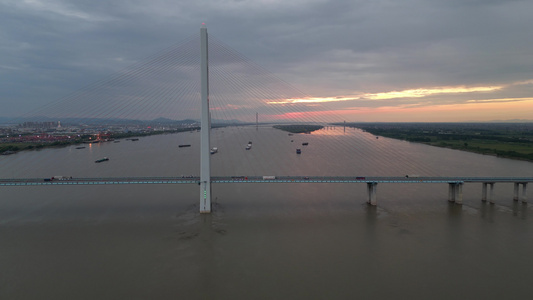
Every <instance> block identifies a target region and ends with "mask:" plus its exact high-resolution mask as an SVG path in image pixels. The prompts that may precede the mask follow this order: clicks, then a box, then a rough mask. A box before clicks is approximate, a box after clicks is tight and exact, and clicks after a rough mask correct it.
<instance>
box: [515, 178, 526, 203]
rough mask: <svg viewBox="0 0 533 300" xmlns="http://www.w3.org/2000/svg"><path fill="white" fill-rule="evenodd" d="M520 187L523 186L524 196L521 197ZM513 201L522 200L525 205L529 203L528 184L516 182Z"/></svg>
mask: <svg viewBox="0 0 533 300" xmlns="http://www.w3.org/2000/svg"><path fill="white" fill-rule="evenodd" d="M520 185H522V196H521V197H520ZM513 200H514V201H518V200H522V202H523V203H527V182H515V183H514V194H513Z"/></svg>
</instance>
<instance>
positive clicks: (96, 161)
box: [94, 157, 109, 163]
mask: <svg viewBox="0 0 533 300" xmlns="http://www.w3.org/2000/svg"><path fill="white" fill-rule="evenodd" d="M108 160H109V158H107V157H104V158H100V159H98V160H95V161H94V162H95V163H101V162H104V161H108Z"/></svg>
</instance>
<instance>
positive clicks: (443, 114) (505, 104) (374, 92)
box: [0, 0, 533, 122]
mask: <svg viewBox="0 0 533 300" xmlns="http://www.w3.org/2000/svg"><path fill="white" fill-rule="evenodd" d="M532 11H533V1H529V0H524V1H514V0H371V1H370V0H365V1H363V0H335V1H331V0H330V1H327V0H291V1H287V0H235V1H232V0H218V1H216V0H179V1H175V0H128V1H125V0H113V1H109V0H68V1H67V0H0V79H1V80H0V105H1V107H2V108H1V110H0V117H10V116H18V115H21V114H24V113H26V112H27V111H28V110H31V109H34V108H35V107H38V106H42V105H46V104H47V103H50V102H53V101H56V100H57V99H60V98H62V97H65V95H68V94H71V93H72V92H73V91H76V90H80V89H82V88H83V87H85V86H87V85H89V84H91V83H93V82H96V81H98V80H101V79H102V78H105V77H107V76H110V74H114V73H116V72H118V71H120V70H123V69H124V68H127V67H128V66H130V65H132V64H135V63H138V62H139V61H140V60H142V59H144V58H146V57H149V56H150V55H152V54H154V53H157V52H158V51H161V50H162V49H165V48H167V47H169V46H171V45H173V44H175V43H179V42H180V41H182V40H184V39H187V38H189V37H190V36H191V35H194V34H197V33H198V32H199V28H200V26H201V24H202V23H203V22H205V23H206V24H207V27H208V30H209V33H210V36H215V37H216V39H217V40H220V41H223V43H224V44H225V45H228V46H230V47H231V48H233V49H235V50H237V51H238V52H240V53H242V54H243V55H245V56H246V57H247V58H249V59H250V60H251V61H253V62H255V63H257V64H258V65H260V66H263V67H264V68H265V69H267V70H269V71H270V72H272V73H273V74H274V75H275V76H277V77H278V78H280V79H283V80H285V81H286V82H289V83H290V84H292V85H293V86H295V87H296V88H297V89H299V90H301V91H304V92H305V94H306V95H307V97H304V98H302V99H286V100H284V101H277V102H286V103H308V104H310V105H311V104H313V103H328V104H331V106H330V107H332V108H333V109H334V110H335V113H336V114H338V115H341V116H342V117H343V118H344V119H345V120H347V121H452V122H453V121H489V120H510V119H529V120H532V119H533V39H532V38H531V36H532V32H533V18H532V17H531V12H532ZM272 105H276V104H274V103H273V104H272ZM277 105H283V103H277Z"/></svg>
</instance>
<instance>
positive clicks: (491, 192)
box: [489, 182, 494, 204]
mask: <svg viewBox="0 0 533 300" xmlns="http://www.w3.org/2000/svg"><path fill="white" fill-rule="evenodd" d="M489 185H490V191H489V202H490V203H492V204H494V182H491V183H489Z"/></svg>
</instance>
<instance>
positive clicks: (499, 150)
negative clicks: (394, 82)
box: [346, 123, 533, 161]
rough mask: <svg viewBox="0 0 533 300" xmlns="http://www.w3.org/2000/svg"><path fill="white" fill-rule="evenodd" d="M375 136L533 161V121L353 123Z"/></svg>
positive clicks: (354, 125)
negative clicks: (494, 122)
mask: <svg viewBox="0 0 533 300" xmlns="http://www.w3.org/2000/svg"><path fill="white" fill-rule="evenodd" d="M346 125H347V126H350V127H356V128H360V129H362V130H364V131H367V132H370V133H372V134H374V135H378V136H384V137H389V138H394V139H399V140H406V141H410V142H416V143H423V144H427V145H432V146H437V147H445V148H452V149H458V150H463V151H469V152H475V153H481V154H486V155H496V156H500V157H506V158H512V159H520V160H528V161H533V123H496V124H493V123H360V124H357V123H352V124H346Z"/></svg>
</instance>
